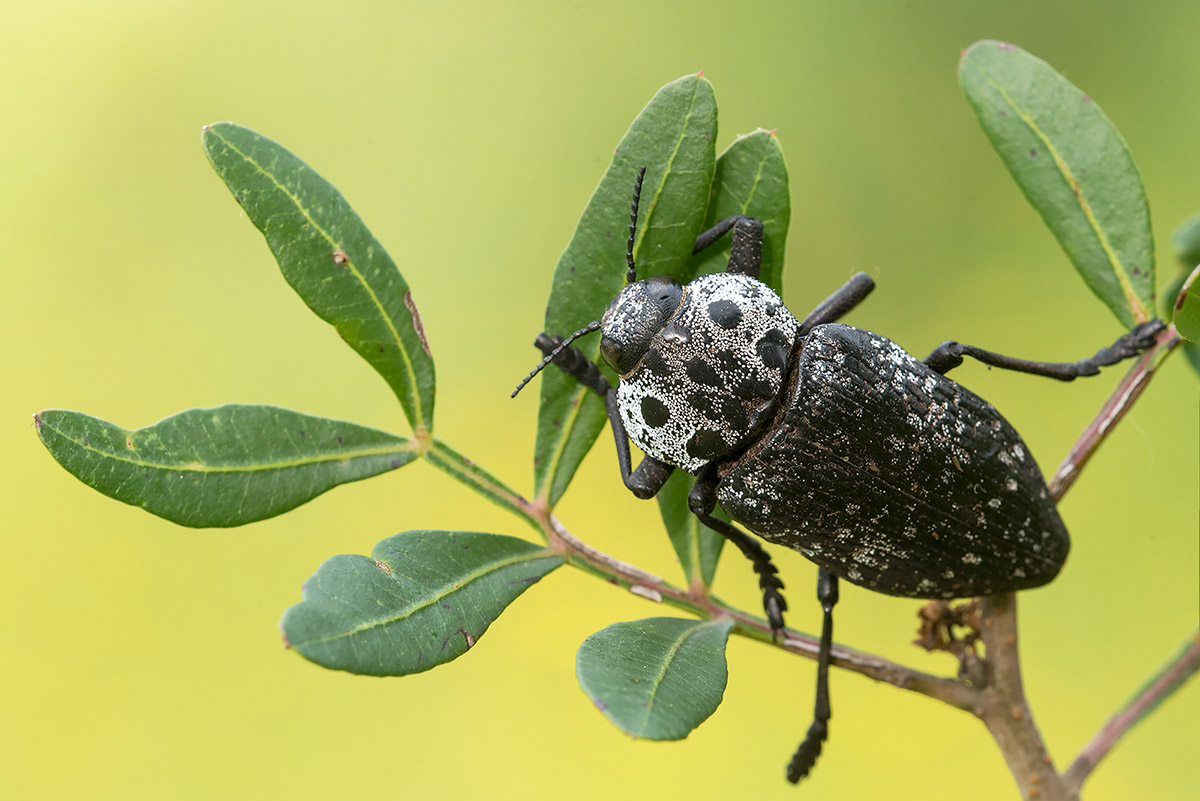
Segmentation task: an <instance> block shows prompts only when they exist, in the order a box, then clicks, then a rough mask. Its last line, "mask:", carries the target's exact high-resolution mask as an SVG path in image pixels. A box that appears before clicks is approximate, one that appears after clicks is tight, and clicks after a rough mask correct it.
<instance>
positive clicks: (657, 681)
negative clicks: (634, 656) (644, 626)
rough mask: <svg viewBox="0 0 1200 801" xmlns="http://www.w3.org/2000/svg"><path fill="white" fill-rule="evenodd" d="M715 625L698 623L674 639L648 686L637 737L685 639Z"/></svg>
mask: <svg viewBox="0 0 1200 801" xmlns="http://www.w3.org/2000/svg"><path fill="white" fill-rule="evenodd" d="M715 625H718V624H717V623H712V622H709V623H700V624H699V625H696V626H693V627H692V628H689V629H688V630H687V631H685V632H683V634H681V635H679V636H678V637H676V638H675V642H673V643H671V647H670V648H669V649H667V654H666V657H664V658H663V660H662V667H661V668H660V669H659V671H658V675H657V676H655V677H654V680H653V681H652V682H651V684H650V700H649V701H648V702H647V703H646V714H645V715H643V716H642V722H641V723H640V724H638V730H637V733H638V734H639V735H642V734H645V733H646V724H647V723H648V722H649V721H650V714H651V713H652V712H653V711H654V702H655V700H656V699H657V697H658V691H659V690H660V689H661V688H662V683H663V680H664V679H665V678H666V676H667V671H668V670H669V669H670V667H671V663H672V662H674V661H675V657H676V655H677V654H678V653H679V649H680V648H682V647H683V643H684V641H686V640H687V638H688V637H691V636H692V635H693V634H696V633H697V632H699V631H703V630H704V629H706V628H709V627H711V626H715Z"/></svg>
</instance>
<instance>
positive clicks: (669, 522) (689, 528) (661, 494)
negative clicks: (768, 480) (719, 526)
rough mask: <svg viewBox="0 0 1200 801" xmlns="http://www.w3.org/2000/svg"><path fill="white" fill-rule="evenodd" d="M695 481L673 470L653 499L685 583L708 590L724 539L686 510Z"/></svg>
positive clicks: (693, 478)
mask: <svg viewBox="0 0 1200 801" xmlns="http://www.w3.org/2000/svg"><path fill="white" fill-rule="evenodd" d="M695 482H696V479H695V477H694V476H691V475H689V474H688V473H685V472H684V471H682V470H676V471H675V472H674V473H673V474H672V475H671V478H670V479H668V480H667V483H666V484H665V485H664V486H663V488H662V489H661V490H659V491H658V494H657V495H655V496H654V498H655V500H657V501H658V511H659V513H660V514H661V515H662V519H663V525H665V526H666V528H667V534H669V535H670V537H671V546H672V547H673V548H675V553H676V554H677V555H678V556H679V564H680V565H682V566H683V574H684V575H685V576H687V580H688V584H689V585H694V584H696V583H697V582H699V583H700V584H703V585H704V586H705V587H711V586H712V582H713V576H714V575H715V574H716V572H717V560H718V559H719V558H720V556H721V548H722V547H723V546H724V545H725V538H724V537H723V536H721V535H720V534H718V533H717V532H715V531H713V530H712V529H711V528H709V527H708V526H705V525H702V524H701V523H700V520H699V518H697V517H696V516H695V515H694V514H692V511H691V509H690V508H689V507H688V493H689V492H691V490H692V484H694V483H695ZM716 515H717V516H718V517H720V518H722V519H728V517H727V516H726V515H725V513H724V512H723V511H722V510H721V509H720V508H718V509H717V510H716Z"/></svg>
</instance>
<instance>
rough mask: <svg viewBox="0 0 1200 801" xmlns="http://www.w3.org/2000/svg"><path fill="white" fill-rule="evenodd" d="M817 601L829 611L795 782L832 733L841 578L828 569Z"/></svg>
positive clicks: (793, 765)
mask: <svg viewBox="0 0 1200 801" xmlns="http://www.w3.org/2000/svg"><path fill="white" fill-rule="evenodd" d="M817 600H818V601H820V602H821V609H822V610H823V611H824V613H825V616H824V620H823V621H822V623H821V650H820V651H818V652H817V700H816V704H815V705H814V708H813V722H812V725H810V726H809V727H808V733H807V734H806V735H805V736H804V740H803V741H802V742H801V743H800V746H799V747H798V748H797V749H796V753H795V754H793V755H792V761H791V762H790V763H788V768H787V779H788V781H789V782H791V783H792V784H796V783H797V782H799V781H800V780H801V779H803V778H804V777H805V776H807V775H808V773H809V771H811V770H812V768H813V765H815V764H816V762H817V757H819V756H820V755H821V747H822V746H823V745H824V743H825V738H827V737H828V736H829V718H830V717H831V714H830V711H829V652H830V650H831V649H832V648H833V607H834V604H836V603H837V601H838V580H837V576H835V575H833V574H832V573H829V572H828V571H826V570H825V569H824V568H822V569H821V570H820V571H819V572H818V573H817Z"/></svg>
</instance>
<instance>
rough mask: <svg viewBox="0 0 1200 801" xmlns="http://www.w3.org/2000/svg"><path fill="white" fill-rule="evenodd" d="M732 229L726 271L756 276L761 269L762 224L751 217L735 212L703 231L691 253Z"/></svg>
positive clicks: (703, 247)
mask: <svg viewBox="0 0 1200 801" xmlns="http://www.w3.org/2000/svg"><path fill="white" fill-rule="evenodd" d="M730 229H733V236H732V240H733V241H732V242H731V243H730V245H729V266H728V267H727V268H726V269H725V272H727V273H741V274H743V275H748V276H750V277H751V278H758V274H759V272H760V271H761V270H762V251H763V225H762V223H761V222H760V221H758V220H756V219H755V218H753V217H747V216H746V215H744V214H735V215H734V216H732V217H727V218H725V219H724V220H721V221H720V222H719V223H717V224H716V225H714V226H713V227H712V228H709V229H708V230H707V231H704V232H703V233H701V234H700V236H698V237H696V244H695V245H694V246H693V247H692V253H699V252H700V251H702V250H704V249H705V248H706V247H708V246H709V245H711V244H713V243H714V242H716V241H717V240H718V239H720V238H721V237H722V236H724V235H725V234H726V233H727V232H728V231H729V230H730Z"/></svg>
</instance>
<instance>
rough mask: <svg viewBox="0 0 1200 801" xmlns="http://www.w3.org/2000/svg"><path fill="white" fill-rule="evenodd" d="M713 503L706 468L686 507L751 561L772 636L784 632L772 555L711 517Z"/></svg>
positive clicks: (713, 488) (784, 604)
mask: <svg viewBox="0 0 1200 801" xmlns="http://www.w3.org/2000/svg"><path fill="white" fill-rule="evenodd" d="M716 505H717V499H716V482H715V481H714V480H713V478H712V476H711V469H709V470H705V471H704V472H703V473H701V474H700V476H699V477H698V478H697V479H696V483H695V484H693V485H692V491H691V492H690V493H689V494H688V508H690V509H691V510H692V514H694V515H695V516H696V517H697V518H698V519H699V520H700V522H701V523H703V524H704V525H706V526H708V527H709V528H711V529H712V530H713V531H715V532H717V533H718V534H720V535H721V536H723V537H724V538H725V539H727V540H729V541H730V542H732V543H733V544H734V545H736V546H737V547H738V550H739V551H741V552H742V554H743V555H744V556H745V557H746V558H747V559H749V560H750V562H751V564H753V565H754V572H755V573H757V574H758V586H759V589H761V590H762V594H763V611H764V612H766V615H767V623H768V624H769V625H770V626H771V632H772V634H773V636H774V637H776V638H778V637H780V636H781V635H782V633H783V626H784V624H783V613H784V612H786V611H787V600H786V599H785V598H784V597H783V593H782V592H781V590H782V589H783V581H782V580H781V579H780V578H779V569H778V568H777V567H775V563H774V562H772V561H771V555H770V554H768V553H767V551H766V549H765V548H763V547H762V545H760V544H759V542H758V540H756V539H754V538H753V537H751V536H750V535H749V534H747V533H746V532H744V531H742V530H741V529H739V528H738V527H737V526H735V525H733V524H732V523H730V522H728V521H725V520H722V519H721V518H719V517H713V514H712V512H713V509H715V508H716Z"/></svg>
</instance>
